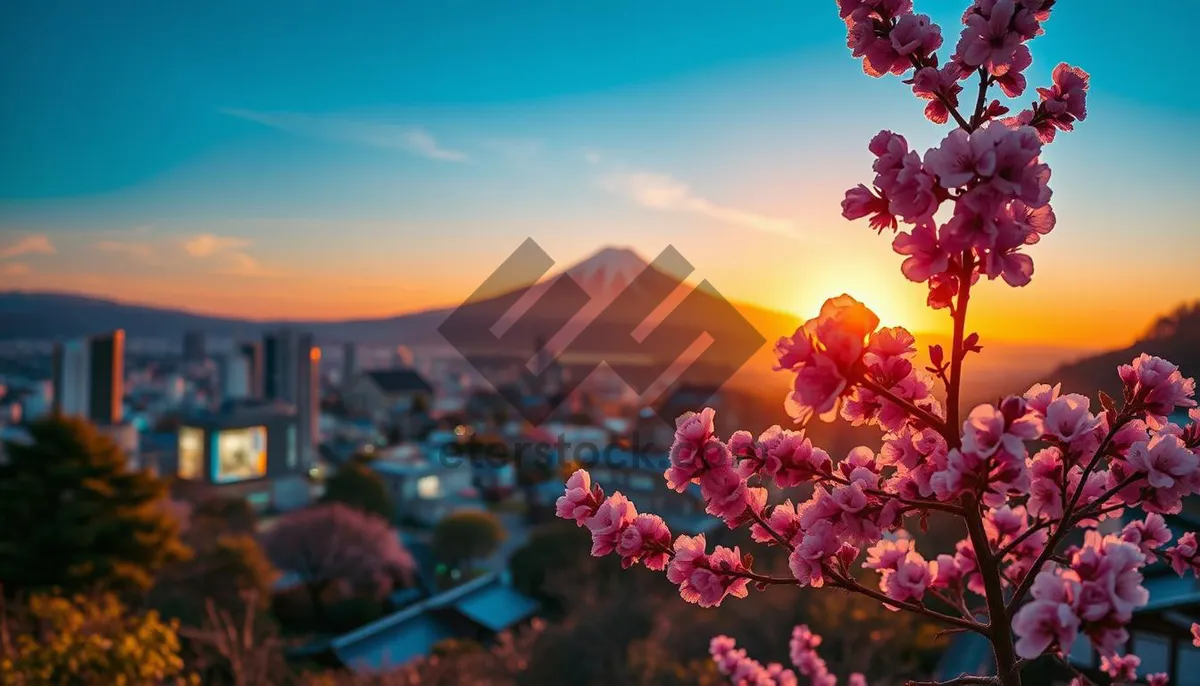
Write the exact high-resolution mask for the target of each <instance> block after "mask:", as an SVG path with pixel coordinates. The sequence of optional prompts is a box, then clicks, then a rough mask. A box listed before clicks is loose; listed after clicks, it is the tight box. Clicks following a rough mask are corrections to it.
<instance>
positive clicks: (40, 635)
mask: <svg viewBox="0 0 1200 686" xmlns="http://www.w3.org/2000/svg"><path fill="white" fill-rule="evenodd" d="M2 621H3V626H2V627H0V638H2V639H3V640H0V684H3V686H33V685H34V684H79V685H80V686H83V685H85V684H114V685H119V686H141V685H143V684H145V685H146V686H150V685H152V684H153V685H157V684H166V683H178V684H182V683H189V681H188V680H185V679H184V678H183V672H184V663H183V660H182V658H180V655H179V636H178V635H177V634H176V626H175V624H174V623H172V622H163V621H162V620H161V619H159V617H158V615H157V614H156V613H155V612H148V613H146V614H142V615H137V614H132V613H130V612H129V611H128V610H127V609H126V608H125V606H124V605H122V604H121V602H120V601H119V600H118V599H117V598H116V597H115V596H113V595H111V594H104V595H100V596H97V597H95V598H88V597H84V596H75V597H73V598H66V597H62V596H56V595H34V596H31V597H30V599H29V604H28V607H26V608H21V609H19V610H18V612H17V613H16V617H14V616H11V615H6V616H4V617H3V620H2ZM192 683H194V682H192Z"/></svg>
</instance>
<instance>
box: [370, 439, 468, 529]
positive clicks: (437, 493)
mask: <svg viewBox="0 0 1200 686" xmlns="http://www.w3.org/2000/svg"><path fill="white" fill-rule="evenodd" d="M431 457H433V458H435V459H431ZM367 466H368V467H370V469H371V470H372V471H373V472H375V473H376V474H378V475H379V477H380V478H381V479H382V480H383V483H384V485H386V486H387V489H388V492H390V493H391V495H392V501H393V502H395V503H396V516H397V518H398V519H399V520H401V521H407V522H412V523H416V524H419V525H424V526H432V525H434V524H436V523H437V522H439V521H441V519H442V518H443V517H445V516H446V515H448V514H450V513H451V512H454V511H455V510H461V509H483V503H482V501H480V500H479V497H478V492H477V491H476V489H475V485H474V483H473V481H474V479H473V476H474V474H473V472H472V470H471V465H470V463H469V462H467V461H466V460H455V459H447V458H446V457H445V456H443V455H440V454H439V455H434V456H430V455H428V454H427V451H426V450H425V449H423V448H422V447H421V446H417V445H414V444H404V445H399V446H395V447H393V448H390V449H387V450H384V451H380V452H378V453H376V457H375V458H374V459H372V460H370V461H369V462H368V463H367Z"/></svg>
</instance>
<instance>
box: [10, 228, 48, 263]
mask: <svg viewBox="0 0 1200 686" xmlns="http://www.w3.org/2000/svg"><path fill="white" fill-rule="evenodd" d="M55 252H57V251H56V250H55V249H54V243H52V242H51V241H50V237H49V236H47V235H46V234H41V233H32V234H29V235H28V236H22V237H21V238H18V239H16V240H14V241H12V242H10V243H8V244H3V245H0V260H7V259H12V258H14V257H20V256H22V255H53V254H54V253H55Z"/></svg>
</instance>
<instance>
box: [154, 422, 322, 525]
mask: <svg viewBox="0 0 1200 686" xmlns="http://www.w3.org/2000/svg"><path fill="white" fill-rule="evenodd" d="M175 441H176V444H175V445H176V447H175V450H174V451H169V450H168V451H167V453H166V455H165V457H164V461H165V462H168V464H169V460H170V458H174V463H175V464H174V469H173V471H167V469H162V468H161V467H160V472H161V473H163V474H164V475H165V474H167V473H173V474H174V475H175V476H176V477H177V479H178V480H179V481H180V482H183V483H184V485H185V486H186V485H188V484H190V485H191V487H190V488H185V490H188V491H189V492H201V493H205V494H212V495H218V496H221V497H229V498H240V499H244V500H246V501H247V502H248V503H249V504H250V505H251V506H252V507H253V508H254V509H256V510H258V511H260V512H272V511H273V512H285V511H288V510H293V509H297V508H300V507H304V506H305V505H307V504H308V503H309V502H310V501H311V500H312V496H313V493H312V491H311V484H310V482H309V476H310V473H309V469H310V468H309V467H308V466H307V465H305V463H304V462H303V460H301V459H300V451H299V439H298V422H297V415H296V408H295V406H293V405H291V404H289V403H284V402H280V401H262V400H250V399H243V400H238V401H228V402H226V403H224V404H222V405H221V407H220V408H218V409H217V410H214V411H209V410H205V411H198V412H194V413H192V414H191V415H190V416H188V417H186V418H185V419H184V420H183V421H182V422H181V425H180V427H179V431H178V433H177V434H176V435H175ZM163 466H166V465H163Z"/></svg>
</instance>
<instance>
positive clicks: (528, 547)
mask: <svg viewBox="0 0 1200 686" xmlns="http://www.w3.org/2000/svg"><path fill="white" fill-rule="evenodd" d="M581 540H586V536H582V535H581V532H580V531H579V530H578V529H576V528H575V527H573V526H571V525H570V524H568V523H567V522H549V523H547V524H544V525H542V526H540V527H538V528H537V529H535V530H534V531H532V532H531V533H530V535H529V540H528V541H527V542H526V543H525V545H523V546H521V547H520V548H518V549H517V550H516V552H514V553H513V554H512V557H510V558H509V560H508V569H509V572H510V573H511V574H512V582H513V587H514V588H516V589H517V590H518V591H520V592H521V593H524V594H525V595H527V596H529V597H531V598H536V599H537V600H539V601H541V603H542V608H543V610H545V611H546V612H547V613H548V614H549V615H551V616H558V615H562V614H564V613H565V611H566V610H567V607H568V603H569V600H570V596H571V595H572V594H573V591H569V592H567V593H559V592H556V589H555V588H554V584H553V583H552V579H553V578H554V576H555V575H559V574H571V575H572V576H575V577H576V578H583V577H584V576H585V575H586V574H587V571H585V570H587V568H595V567H599V566H600V565H597V564H594V563H593V558H581V557H580V556H579V554H578V547H579V543H580V541H581ZM596 562H598V561H596ZM605 567H607V568H609V569H612V567H613V565H605Z"/></svg>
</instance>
